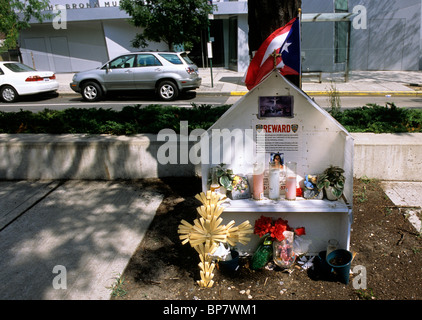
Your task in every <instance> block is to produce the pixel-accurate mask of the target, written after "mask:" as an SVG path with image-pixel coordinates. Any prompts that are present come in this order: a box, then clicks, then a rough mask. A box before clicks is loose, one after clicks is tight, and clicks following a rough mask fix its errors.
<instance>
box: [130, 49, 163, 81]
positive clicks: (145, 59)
mask: <svg viewBox="0 0 422 320" xmlns="http://www.w3.org/2000/svg"><path fill="white" fill-rule="evenodd" d="M136 62H137V63H136V66H137V67H136V68H134V82H135V86H136V88H137V89H155V83H156V82H157V80H158V79H159V78H160V74H161V73H162V72H163V66H162V64H161V62H160V61H159V60H158V59H157V57H155V56H154V55H153V54H151V53H140V54H138V55H137V57H136Z"/></svg>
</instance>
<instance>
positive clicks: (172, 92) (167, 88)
mask: <svg viewBox="0 0 422 320" xmlns="http://www.w3.org/2000/svg"><path fill="white" fill-rule="evenodd" d="M157 90H158V95H159V97H160V98H161V99H162V100H165V101H170V100H174V99H176V98H177V96H178V95H179V89H178V88H177V86H176V84H175V83H174V82H172V81H169V80H165V81H162V82H160V84H159V85H158V88H157Z"/></svg>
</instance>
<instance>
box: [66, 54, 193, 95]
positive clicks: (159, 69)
mask: <svg viewBox="0 0 422 320" xmlns="http://www.w3.org/2000/svg"><path fill="white" fill-rule="evenodd" d="M200 85H201V78H200V77H199V76H198V67H197V66H196V65H195V64H194V63H193V62H192V60H191V59H189V57H188V55H187V53H186V52H133V53H127V54H124V55H121V56H119V57H117V58H115V59H113V60H111V61H109V62H107V63H106V64H104V65H103V66H102V67H99V68H97V69H93V70H88V71H82V72H78V73H76V74H75V75H74V76H73V79H72V82H71V83H70V87H71V88H72V90H73V91H75V92H78V93H81V94H82V97H83V98H84V99H85V100H86V101H90V102H94V101H98V100H100V99H101V98H102V97H103V96H104V95H105V94H106V93H107V92H110V91H122V90H155V91H156V93H157V94H158V96H159V97H160V98H161V99H162V100H167V101H169V100H174V99H176V98H177V96H178V95H179V92H181V91H187V90H193V89H196V88H199V86H200Z"/></svg>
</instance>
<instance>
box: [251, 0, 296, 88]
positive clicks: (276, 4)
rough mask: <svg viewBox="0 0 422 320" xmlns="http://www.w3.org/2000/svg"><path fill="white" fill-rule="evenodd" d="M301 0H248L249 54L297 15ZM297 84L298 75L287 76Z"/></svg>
mask: <svg viewBox="0 0 422 320" xmlns="http://www.w3.org/2000/svg"><path fill="white" fill-rule="evenodd" d="M301 5H302V0H248V23H249V55H250V57H251V59H252V57H253V53H254V52H255V51H257V50H258V49H259V47H260V46H261V44H262V43H263V42H264V41H265V39H267V38H268V36H269V35H270V34H271V33H273V32H274V31H275V30H277V29H278V28H280V27H282V26H284V25H286V24H287V23H288V22H289V21H290V20H292V19H293V18H294V17H296V16H297V15H298V13H299V12H298V9H299V8H300V7H301ZM286 78H288V79H289V80H290V81H292V82H293V83H294V84H295V85H297V86H299V85H300V84H299V82H300V81H299V76H287V77H286Z"/></svg>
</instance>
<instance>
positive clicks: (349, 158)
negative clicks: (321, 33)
mask: <svg viewBox="0 0 422 320" xmlns="http://www.w3.org/2000/svg"><path fill="white" fill-rule="evenodd" d="M202 139H203V141H201V143H202V146H201V153H202V155H201V156H202V163H201V173H202V189H203V191H204V192H206V191H207V190H209V189H210V183H209V181H210V180H209V179H210V171H211V168H213V167H215V166H218V165H219V164H221V163H224V164H225V167H226V168H229V169H232V170H233V172H234V173H235V174H237V175H239V176H241V177H242V176H243V177H245V178H247V180H248V182H249V188H253V185H254V183H253V171H254V166H255V169H256V164H263V165H265V172H266V179H264V181H266V186H268V180H269V178H268V169H269V163H270V161H271V160H273V158H274V157H275V156H276V155H279V156H280V158H281V159H282V165H283V166H282V168H283V170H284V169H285V168H286V166H287V163H288V162H295V163H296V164H297V168H296V170H297V172H296V173H297V183H298V184H297V186H298V187H302V188H303V186H304V180H305V178H306V177H307V176H308V175H317V174H320V173H322V172H323V171H324V170H325V169H326V168H328V167H330V166H337V167H340V168H342V169H343V170H344V176H345V178H346V180H345V186H344V192H343V196H342V197H341V198H340V199H339V200H336V201H332V200H328V199H326V198H325V197H324V199H312V198H308V199H305V198H303V197H300V196H299V197H297V198H296V200H294V201H288V200H286V199H285V192H283V172H285V171H283V170H281V174H280V176H281V186H280V189H281V192H280V198H279V199H278V200H272V199H270V198H269V197H268V193H267V192H266V191H267V190H265V191H264V198H262V199H261V200H255V199H253V197H252V192H251V193H250V194H251V196H250V197H247V198H243V199H236V200H232V199H228V200H227V201H226V202H225V203H224V206H225V210H224V212H223V214H222V215H221V217H222V218H223V221H224V223H227V222H229V221H231V220H235V221H236V223H241V222H243V221H245V220H249V222H250V223H251V224H252V226H253V225H254V223H255V221H256V220H257V219H259V218H260V216H261V215H264V216H266V217H272V218H273V219H274V220H276V219H278V218H282V219H284V220H287V221H288V224H289V225H290V226H291V227H293V228H297V227H305V229H306V235H304V236H302V237H301V238H303V239H304V240H306V243H307V244H308V248H307V253H308V254H310V255H313V254H317V253H318V252H320V251H324V250H326V247H327V242H328V240H330V239H336V240H337V241H338V242H339V248H343V249H347V250H349V245H350V229H351V223H352V203H353V200H352V197H353V147H354V143H353V138H352V136H351V135H350V134H349V133H348V132H347V130H346V129H345V128H344V127H343V126H342V125H341V124H339V123H338V122H337V121H336V120H335V119H334V118H333V117H332V116H331V115H330V114H329V113H328V112H326V111H325V110H324V109H323V108H321V107H320V106H318V104H316V103H315V102H314V101H313V100H312V99H311V98H310V97H309V96H308V95H307V94H306V93H305V92H303V91H302V90H301V89H299V88H298V87H296V86H295V85H294V84H292V83H291V82H289V81H288V80H287V79H286V78H285V77H283V76H282V75H281V74H280V73H279V71H278V70H274V71H272V72H271V73H270V74H269V75H268V76H267V77H266V78H265V79H264V80H263V81H262V82H260V84H258V85H257V86H256V87H254V88H253V89H252V90H251V91H249V92H248V93H247V94H246V95H245V96H243V97H242V98H241V99H240V100H239V101H238V102H237V103H235V104H234V105H233V106H232V107H231V108H230V109H228V110H227V111H226V112H225V113H224V114H223V115H222V116H221V118H220V119H218V120H217V121H216V122H215V123H214V125H213V126H212V127H210V128H209V129H208V130H207V131H206V132H205V133H204V135H203V136H202ZM207 152H208V154H207ZM259 241H260V239H259V237H258V236H257V235H255V234H254V235H252V239H251V241H250V242H249V243H248V244H247V245H246V246H243V245H239V246H238V249H239V250H240V251H243V252H248V253H253V252H254V250H255V249H256V248H257V245H258V243H259Z"/></svg>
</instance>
